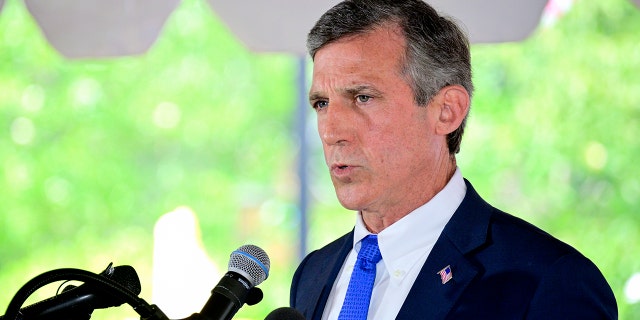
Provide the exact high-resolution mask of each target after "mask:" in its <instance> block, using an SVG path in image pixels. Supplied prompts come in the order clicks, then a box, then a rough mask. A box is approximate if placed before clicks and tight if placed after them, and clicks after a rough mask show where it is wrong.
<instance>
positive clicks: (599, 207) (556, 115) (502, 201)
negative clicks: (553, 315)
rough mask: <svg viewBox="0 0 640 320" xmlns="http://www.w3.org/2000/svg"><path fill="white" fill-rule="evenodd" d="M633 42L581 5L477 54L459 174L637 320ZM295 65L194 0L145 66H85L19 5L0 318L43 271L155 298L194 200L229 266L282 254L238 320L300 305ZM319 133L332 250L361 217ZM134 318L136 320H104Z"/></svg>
mask: <svg viewBox="0 0 640 320" xmlns="http://www.w3.org/2000/svg"><path fill="white" fill-rule="evenodd" d="M637 30H640V11H638V10H637V8H635V7H633V5H632V4H631V3H630V2H629V1H628V0H612V1H606V2H604V1H597V0H581V1H577V2H575V4H574V7H573V8H572V10H571V11H569V12H568V14H567V15H566V16H565V17H563V18H562V19H560V20H559V21H557V23H556V24H554V25H550V26H547V27H544V28H541V29H539V30H538V31H537V32H536V34H534V35H533V36H532V37H531V38H530V39H528V40H527V41H525V42H522V43H508V44H497V45H475V46H474V47H473V48H472V54H473V67H474V74H475V79H474V80H475V82H476V86H477V90H476V94H475V97H474V100H473V107H472V112H471V117H470V121H469V127H468V130H467V133H466V136H465V139H464V141H463V146H462V152H461V154H460V161H459V165H460V167H461V168H462V172H463V173H464V175H465V176H466V177H468V178H469V179H470V180H471V181H472V182H473V183H474V185H475V186H476V188H477V189H478V190H479V192H480V193H481V194H483V195H484V196H485V197H486V198H487V199H488V200H489V201H490V202H491V203H493V204H495V205H496V206H497V207H499V208H501V209H504V210H506V211H508V212H512V213H514V214H516V215H519V216H522V217H524V218H525V219H527V220H530V221H532V222H534V223H536V224H538V225H539V226H541V227H542V228H544V229H546V230H548V231H549V232H551V233H552V234H554V235H556V236H558V237H560V238H561V239H563V240H564V241H567V242H569V243H570V244H572V245H574V246H576V247H577V248H578V249H580V250H581V251H582V252H583V253H585V255H587V256H588V257H590V258H591V259H592V260H593V261H594V262H595V263H596V264H597V265H598V266H599V267H600V268H601V270H602V271H603V273H604V274H605V276H606V277H607V279H608V280H609V281H610V283H611V285H612V286H613V288H614V291H615V293H616V296H617V298H618V301H619V306H620V318H621V319H632V318H633V317H634V315H638V314H640V306H639V304H638V303H636V304H630V303H627V302H626V300H625V297H624V295H623V291H622V290H623V286H624V283H625V281H627V279H628V278H629V277H630V276H631V275H632V274H633V273H634V272H638V271H640V260H638V259H637V258H636V257H637V256H638V251H639V250H638V243H640V233H639V232H638V229H639V228H638V227H639V226H640V221H639V220H640V217H639V216H638V215H637V214H636V213H635V212H634V209H635V208H637V207H638V205H639V202H640V200H639V197H638V195H639V194H640V174H639V173H640V172H639V171H640V169H638V168H637V167H635V166H634V165H633V159H634V158H635V156H638V155H639V154H638V153H640V151H639V148H637V146H638V142H637V141H638V137H639V136H640V132H639V130H640V129H639V128H640V127H639V125H638V124H639V123H638V122H639V120H640V109H639V108H638V106H639V105H640V78H638V76H637V74H639V73H640V41H638V35H637ZM295 68H296V61H295V59H294V58H293V57H289V56H285V55H273V54H271V55H264V54H260V55H257V54H252V53H250V52H248V51H247V50H246V48H244V47H243V46H242V45H241V44H240V43H239V42H238V41H237V40H236V39H235V38H234V37H233V35H232V34H231V33H230V32H228V30H227V29H226V28H225V26H224V25H221V24H220V22H218V21H217V20H216V17H215V15H213V14H211V12H210V10H209V8H208V6H207V5H206V3H204V2H203V1H196V0H185V1H183V2H182V4H181V5H180V7H179V8H178V10H177V11H176V12H174V14H173V15H172V16H171V17H170V19H169V21H168V22H167V25H166V26H165V30H163V32H162V35H161V37H160V39H159V40H158V42H157V43H156V44H155V45H154V47H152V48H151V50H150V51H149V52H148V53H147V54H145V55H142V56H137V57H126V58H117V59H106V60H74V61H70V60H65V59H63V58H62V57H61V56H60V55H59V54H58V53H56V52H55V51H54V50H53V49H52V48H51V47H50V46H49V45H48V44H47V43H46V40H45V39H44V38H43V37H42V35H41V33H40V32H39V30H38V29H37V27H36V25H35V23H34V22H33V20H32V19H31V17H30V16H29V14H28V12H27V10H26V8H24V5H23V4H22V2H20V1H17V0H10V1H7V3H6V4H5V7H4V8H3V11H2V13H1V14H0V127H1V128H3V131H2V132H0V159H1V162H0V163H1V164H2V167H1V168H0V189H1V190H3V192H1V193H0V209H1V210H2V211H0V244H1V245H0V248H1V253H2V254H0V283H2V284H3V290H1V291H0V308H2V306H6V305H7V304H8V302H9V300H10V299H11V297H12V295H13V294H14V293H15V291H17V290H18V288H19V287H20V286H22V285H23V284H24V283H25V282H26V281H28V280H29V279H31V278H33V277H34V276H36V275H37V274H40V273H42V272H44V271H47V270H51V269H54V268H61V267H74V268H81V269H86V270H90V271H95V272H98V271H101V270H102V269H104V267H105V266H106V264H107V263H108V262H110V261H113V262H114V263H115V264H116V265H120V264H129V265H132V266H134V267H135V268H136V269H137V270H138V272H139V274H140V277H141V281H142V287H143V292H142V294H141V297H143V298H145V299H146V300H147V301H149V300H150V298H151V288H150V283H151V261H152V257H151V254H152V246H153V226H154V224H155V222H156V221H157V219H158V218H159V217H160V216H161V215H162V214H164V213H165V212H169V211H172V210H173V209H175V208H176V207H178V206H181V205H186V206H188V207H190V208H192V209H193V210H194V211H195V213H196V214H197V216H198V220H199V221H200V227H201V228H202V231H203V232H202V237H203V241H204V245H205V248H206V249H207V250H208V251H209V254H210V255H211V256H212V258H213V260H214V261H216V262H217V263H218V264H219V266H221V267H220V269H222V270H224V265H226V263H227V258H228V255H229V253H230V252H231V251H232V250H234V249H236V248H237V247H238V246H240V245H242V244H245V243H255V244H257V245H260V246H261V247H263V248H264V249H265V250H266V251H267V252H268V253H269V255H270V256H271V259H272V264H273V266H272V270H273V272H272V273H271V275H272V276H271V277H270V279H269V280H267V281H266V282H265V283H264V284H263V285H262V286H261V287H262V288H263V290H264V291H265V293H266V294H265V301H263V302H262V303H261V304H259V305H257V306H255V307H249V308H243V309H241V311H240V313H239V316H240V317H246V318H254V319H262V318H264V316H265V315H266V314H267V313H268V312H269V310H272V309H274V308H276V307H279V306H283V305H286V304H287V303H288V286H289V281H290V277H291V274H292V272H293V268H295V266H296V263H297V257H296V256H295V255H296V252H297V250H296V248H295V246H296V238H295V237H296V236H297V233H296V230H295V228H296V223H297V221H296V210H295V207H294V204H293V203H294V199H295V197H296V193H297V186H296V181H295V161H296V160H295V157H296V151H297V146H296V145H295V142H294V141H295V139H294V138H293V134H294V133H293V132H292V130H293V129H292V128H294V126H293V124H292V121H293V115H294V108H295V102H296V94H297V93H296V92H295V86H294V81H295V79H294V77H295V74H296V72H295V71H296V70H295ZM310 112H311V111H310ZM312 120H313V121H315V119H314V118H313V117H312ZM313 121H312V122H313ZM312 127H313V125H310V128H311V129H312ZM311 135H312V136H313V139H312V141H311V143H312V145H313V150H312V151H313V154H314V155H313V159H312V162H311V164H310V166H309V170H310V172H311V174H312V176H313V177H314V181H313V183H312V186H311V191H312V197H313V199H314V205H313V207H312V214H311V217H310V218H311V223H310V225H311V226H312V227H311V230H310V231H311V233H310V238H309V242H310V243H309V245H310V248H317V247H320V246H321V245H324V244H326V243H327V242H328V241H330V240H332V239H334V238H335V237H337V236H339V235H341V234H343V233H345V232H347V231H348V230H349V229H350V228H351V224H352V221H353V216H352V215H351V214H349V213H347V212H345V210H344V209H343V208H342V207H340V205H339V204H338V203H337V201H336V200H335V196H334V194H333V188H332V186H331V182H330V180H329V179H328V175H327V172H326V168H325V165H324V163H323V158H322V156H321V153H322V151H321V149H320V147H319V144H318V139H317V137H316V136H315V135H314V134H311ZM213 285H214V284H213V283H212V284H211V286H213ZM51 293H52V291H47V292H46V293H42V295H40V296H37V295H36V296H35V297H34V299H38V298H40V299H42V298H46V297H49V296H50V295H51ZM161 307H162V306H161ZM122 309H126V308H122ZM0 310H2V309H0ZM194 311H197V310H194ZM118 312H122V313H118ZM114 314H115V316H114ZM118 317H120V318H124V317H131V318H135V314H134V313H132V311H130V310H122V311H112V310H104V311H100V312H96V314H95V317H94V318H97V319H100V318H103V319H114V318H118Z"/></svg>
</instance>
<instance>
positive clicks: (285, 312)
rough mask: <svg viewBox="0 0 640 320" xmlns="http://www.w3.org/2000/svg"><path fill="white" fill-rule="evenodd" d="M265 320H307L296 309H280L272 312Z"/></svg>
mask: <svg viewBox="0 0 640 320" xmlns="http://www.w3.org/2000/svg"><path fill="white" fill-rule="evenodd" d="M264 320H305V318H304V316H303V315H302V314H301V313H300V312H298V310H296V309H294V308H289V307H280V308H278V309H275V310H273V311H271V312H270V313H269V314H268V315H267V317H266V318H264Z"/></svg>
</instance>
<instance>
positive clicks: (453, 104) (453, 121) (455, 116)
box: [435, 85, 471, 135]
mask: <svg viewBox="0 0 640 320" xmlns="http://www.w3.org/2000/svg"><path fill="white" fill-rule="evenodd" d="M437 96H438V98H437V99H436V101H437V104H436V110H437V112H438V115H437V116H438V118H437V121H436V126H435V130H436V133H437V134H439V135H447V134H449V133H451V132H453V131H454V130H456V129H457V128H458V127H460V124H461V123H462V121H463V120H464V118H465V117H466V116H467V113H468V112H469V104H470V101H471V100H470V98H469V93H468V92H467V90H466V89H465V88H464V87H463V86H460V85H451V86H446V87H444V88H442V89H440V92H438V94H437Z"/></svg>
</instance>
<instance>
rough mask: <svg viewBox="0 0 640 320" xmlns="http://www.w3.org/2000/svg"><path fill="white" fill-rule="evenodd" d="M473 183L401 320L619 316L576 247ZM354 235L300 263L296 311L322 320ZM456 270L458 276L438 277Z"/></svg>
mask: <svg viewBox="0 0 640 320" xmlns="http://www.w3.org/2000/svg"><path fill="white" fill-rule="evenodd" d="M465 183H466V184H467V193H466V196H465V198H464V200H463V201H462V203H461V205H460V207H459V208H458V209H457V210H456V212H455V213H454V215H453V216H452V218H451V220H450V221H449V222H448V223H447V225H446V226H445V228H444V230H443V232H442V234H441V235H440V237H439V238H438V240H437V242H436V244H435V246H434V248H433V250H432V251H431V254H430V255H429V257H428V258H427V260H426V261H425V264H424V265H423V267H422V270H421V271H420V274H419V275H418V278H417V279H416V281H415V283H414V284H413V286H412V288H411V290H410V292H409V295H408V297H407V298H406V300H405V302H404V304H403V305H402V307H401V309H400V312H399V314H398V316H397V318H396V319H411V320H415V319H617V313H618V310H617V306H616V301H615V297H614V295H613V292H612V291H611V288H610V286H609V284H608V283H607V282H606V280H605V279H604V277H603V275H602V274H601V273H600V271H599V270H598V268H597V267H596V266H595V265H594V264H593V263H592V262H591V261H590V260H589V259H587V258H586V257H584V256H583V255H582V254H580V253H579V252H578V251H577V250H575V249H574V248H572V247H571V246H569V245H567V244H565V243H563V242H561V241H559V240H557V239H555V238H553V237H552V236H551V235H549V234H548V233H545V232H544V231H542V230H540V229H538V228H537V227H535V226H533V225H531V224H529V223H527V222H525V221H524V220H521V219H519V218H517V217H514V216H512V215H509V214H507V213H504V212H502V211H500V210H498V209H496V208H494V207H492V206H491V205H489V204H488V203H486V202H485V201H484V200H482V198H480V196H479V195H478V194H477V193H476V191H475V190H474V189H473V187H472V186H471V184H470V183H469V182H468V181H466V180H465ZM352 245H353V231H352V232H350V233H348V234H346V235H344V236H342V237H341V238H339V239H337V240H336V241H334V242H332V243H330V244H328V245H327V246H325V247H323V248H321V249H319V250H316V251H314V252H312V253H310V254H309V255H307V257H305V259H304V260H303V261H302V262H301V263H300V265H299V266H298V269H297V270H296V272H295V274H294V276H293V281H292V285H291V297H290V299H291V300H290V303H291V307H293V308H295V309H297V310H298V311H299V312H301V313H302V314H303V315H304V316H305V317H306V318H307V319H310V320H311V319H320V318H321V316H322V313H323V311H324V307H325V304H326V302H327V298H328V296H329V293H330V292H331V288H332V286H333V283H334V281H335V280H336V277H337V275H338V273H339V271H340V269H341V267H342V264H343V262H344V260H345V258H346V256H347V254H348V253H349V251H350V250H351V248H352ZM447 265H450V266H451V270H452V274H453V279H452V280H450V281H448V282H447V283H445V284H442V281H441V279H440V276H439V275H438V274H437V272H438V271H440V270H441V269H442V268H444V267H445V266H447Z"/></svg>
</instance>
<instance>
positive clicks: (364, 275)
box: [338, 235, 382, 320]
mask: <svg viewBox="0 0 640 320" xmlns="http://www.w3.org/2000/svg"><path fill="white" fill-rule="evenodd" d="M361 244H362V245H361V246H360V252H358V259H357V260H356V264H355V266H354V267H353V273H351V280H349V287H347V295H346V296H345V298H344V303H343V304H342V309H341V310H340V316H338V320H366V319H367V313H368V312H369V302H370V301H371V291H372V290H373V282H374V281H375V280H376V264H377V263H378V261H380V259H382V255H381V254H380V249H378V236H376V235H368V236H366V237H365V238H364V239H362V241H361Z"/></svg>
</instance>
